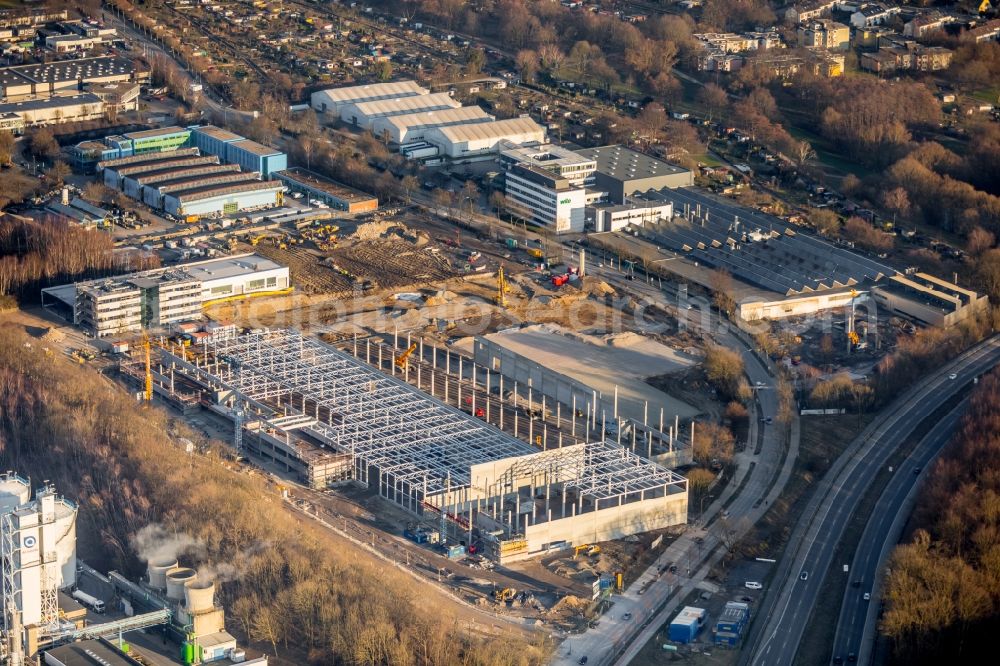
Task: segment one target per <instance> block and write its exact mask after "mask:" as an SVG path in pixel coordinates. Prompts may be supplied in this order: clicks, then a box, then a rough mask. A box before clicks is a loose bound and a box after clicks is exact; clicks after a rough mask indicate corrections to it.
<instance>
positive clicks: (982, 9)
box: [979, 0, 993, 16]
mask: <svg viewBox="0 0 1000 666" xmlns="http://www.w3.org/2000/svg"><path fill="white" fill-rule="evenodd" d="M991 9H993V5H992V4H990V0H983V1H982V2H981V3H979V15H980V16H983V15H985V14H987V13H988V12H989V11H990V10H991Z"/></svg>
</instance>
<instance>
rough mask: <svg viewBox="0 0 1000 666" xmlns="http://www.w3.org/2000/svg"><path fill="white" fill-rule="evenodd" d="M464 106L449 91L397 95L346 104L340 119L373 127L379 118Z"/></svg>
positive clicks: (364, 126)
mask: <svg viewBox="0 0 1000 666" xmlns="http://www.w3.org/2000/svg"><path fill="white" fill-rule="evenodd" d="M460 106H462V105H461V104H460V103H459V102H456V101H455V100H454V99H452V97H451V95H449V94H447V93H434V94H432V95H414V96H412V97H396V98H393V99H386V100H378V101H372V102H355V103H352V104H345V105H344V106H342V107H341V109H340V119H341V120H342V121H344V122H345V123H347V124H349V125H354V126H355V127H361V128H363V129H372V125H373V124H374V122H375V121H376V120H377V119H379V118H386V117H391V116H399V115H403V114H407V113H414V112H419V111H441V110H443V109H457V108H458V107H460Z"/></svg>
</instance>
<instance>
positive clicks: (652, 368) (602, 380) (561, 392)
mask: <svg viewBox="0 0 1000 666" xmlns="http://www.w3.org/2000/svg"><path fill="white" fill-rule="evenodd" d="M473 355H474V357H475V361H476V363H478V364H480V365H482V366H484V367H488V368H490V369H491V370H492V371H494V372H499V373H501V374H503V375H504V377H506V378H508V379H509V380H513V381H517V382H518V385H519V389H518V390H519V392H520V393H521V394H522V395H523V394H524V392H525V390H526V387H527V386H528V383H529V381H530V383H531V387H532V390H533V391H534V392H537V393H538V394H539V397H540V395H546V396H548V397H550V398H553V399H556V400H559V401H560V402H562V403H563V404H566V405H570V406H572V404H573V400H574V397H575V400H576V404H577V406H578V408H580V409H585V405H587V404H588V403H591V401H592V398H593V396H594V393H595V392H596V396H597V401H598V405H599V407H598V413H597V418H596V421H597V422H598V423H600V421H601V411H603V412H604V415H605V417H606V419H607V421H608V422H613V421H614V409H615V388H616V387H617V391H618V401H617V403H618V414H619V416H620V417H624V418H629V419H633V420H635V421H637V422H639V423H643V422H644V419H645V421H646V422H648V423H649V424H650V425H653V426H656V425H658V421H659V418H660V410H661V408H662V409H663V414H664V419H665V421H666V422H667V423H668V424H670V423H673V420H674V417H675V416H677V417H680V419H681V420H687V419H690V418H692V417H694V416H695V415H697V414H698V409H697V408H695V407H694V406H692V405H689V404H687V403H686V402H683V401H681V400H678V399H677V398H674V397H672V396H670V395H668V394H666V393H664V392H663V391H660V390H659V389H656V388H654V387H653V386H651V385H649V384H647V383H646V381H645V380H646V378H647V377H653V376H656V375H662V374H666V373H670V372H676V371H679V370H683V369H684V368H686V367H688V366H691V365H693V364H694V363H695V360H694V359H692V358H691V357H690V356H688V355H687V354H685V353H683V352H681V351H678V350H675V349H671V348H670V347H668V346H667V345H664V344H662V343H660V342H657V341H655V340H652V339H650V338H647V337H644V336H642V335H639V334H637V333H621V334H617V335H613V336H605V337H598V336H593V335H586V334H582V333H575V332H573V331H570V330H568V329H565V328H562V327H559V326H554V325H550V324H538V325H535V326H528V327H525V328H519V329H511V330H507V331H501V332H499V333H494V334H491V335H487V336H483V337H477V338H476V339H475V341H474V343H473ZM507 386H510V384H509V383H508V384H507Z"/></svg>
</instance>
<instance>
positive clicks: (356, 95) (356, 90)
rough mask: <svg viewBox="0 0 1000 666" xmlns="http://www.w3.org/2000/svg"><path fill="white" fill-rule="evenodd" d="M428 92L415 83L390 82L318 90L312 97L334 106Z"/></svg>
mask: <svg viewBox="0 0 1000 666" xmlns="http://www.w3.org/2000/svg"><path fill="white" fill-rule="evenodd" d="M427 92H428V90H427V89H426V88H422V87H420V86H419V85H417V82H416V81H392V82H390V83H371V84H368V85H364V86H348V87H346V88H330V89H328V90H320V91H317V92H315V93H313V94H314V95H320V96H322V97H326V98H327V99H329V100H330V101H331V102H333V103H334V104H348V103H350V102H357V101H361V100H365V99H373V98H378V97H391V96H393V95H426V94H427Z"/></svg>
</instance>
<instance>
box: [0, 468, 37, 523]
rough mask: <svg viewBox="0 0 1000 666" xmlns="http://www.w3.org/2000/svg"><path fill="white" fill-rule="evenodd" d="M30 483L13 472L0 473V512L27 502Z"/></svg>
mask: <svg viewBox="0 0 1000 666" xmlns="http://www.w3.org/2000/svg"><path fill="white" fill-rule="evenodd" d="M29 497H31V483H30V482H29V481H28V480H27V479H23V478H21V477H19V476H18V475H17V474H14V473H13V472H4V473H3V474H0V513H7V512H8V511H13V510H14V509H16V508H17V507H19V506H21V505H22V504H26V503H27V502H28V498H29Z"/></svg>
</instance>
